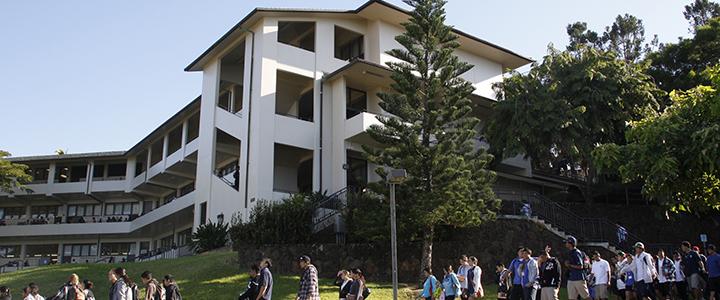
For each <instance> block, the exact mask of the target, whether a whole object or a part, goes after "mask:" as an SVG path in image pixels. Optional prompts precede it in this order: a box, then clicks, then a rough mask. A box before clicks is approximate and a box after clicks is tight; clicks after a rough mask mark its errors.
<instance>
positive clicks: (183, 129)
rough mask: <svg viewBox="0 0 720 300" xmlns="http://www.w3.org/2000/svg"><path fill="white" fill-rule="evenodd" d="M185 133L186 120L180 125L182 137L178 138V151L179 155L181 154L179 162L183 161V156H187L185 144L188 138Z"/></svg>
mask: <svg viewBox="0 0 720 300" xmlns="http://www.w3.org/2000/svg"><path fill="white" fill-rule="evenodd" d="M187 131H188V120H185V121H183V123H182V137H181V138H180V150H181V152H180V153H182V154H183V157H182V158H181V160H184V159H185V156H186V155H188V154H187V153H185V144H187V136H188V135H187Z"/></svg>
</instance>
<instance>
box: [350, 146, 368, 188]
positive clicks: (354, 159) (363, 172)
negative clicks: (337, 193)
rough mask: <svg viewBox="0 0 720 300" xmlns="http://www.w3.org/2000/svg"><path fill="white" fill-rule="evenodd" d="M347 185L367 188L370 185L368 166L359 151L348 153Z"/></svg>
mask: <svg viewBox="0 0 720 300" xmlns="http://www.w3.org/2000/svg"><path fill="white" fill-rule="evenodd" d="M347 166H348V169H347V185H348V186H352V187H366V186H367V183H368V164H367V160H365V159H364V158H363V157H362V153H360V152H357V151H352V150H348V151H347Z"/></svg>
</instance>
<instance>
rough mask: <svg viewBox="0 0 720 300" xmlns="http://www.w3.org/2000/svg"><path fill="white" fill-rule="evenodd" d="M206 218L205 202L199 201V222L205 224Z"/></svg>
mask: <svg viewBox="0 0 720 300" xmlns="http://www.w3.org/2000/svg"><path fill="white" fill-rule="evenodd" d="M205 220H207V202H203V203H200V224H205Z"/></svg>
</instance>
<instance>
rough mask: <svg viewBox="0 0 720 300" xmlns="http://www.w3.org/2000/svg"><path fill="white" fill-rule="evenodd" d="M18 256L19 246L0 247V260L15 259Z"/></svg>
mask: <svg viewBox="0 0 720 300" xmlns="http://www.w3.org/2000/svg"><path fill="white" fill-rule="evenodd" d="M19 256H20V245H14V246H0V258H17V257H19Z"/></svg>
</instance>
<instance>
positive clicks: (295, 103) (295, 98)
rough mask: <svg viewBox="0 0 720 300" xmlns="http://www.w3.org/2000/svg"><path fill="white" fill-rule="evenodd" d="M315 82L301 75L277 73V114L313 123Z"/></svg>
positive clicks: (279, 71)
mask: <svg viewBox="0 0 720 300" xmlns="http://www.w3.org/2000/svg"><path fill="white" fill-rule="evenodd" d="M313 91H314V80H313V79H312V78H310V77H305V76H302V75H299V74H295V73H291V72H286V71H281V70H278V71H277V81H276V93H275V113H276V114H278V115H282V116H286V117H291V118H297V119H300V120H305V121H309V122H312V121H313V112H314V110H313V103H314V92H313Z"/></svg>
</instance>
